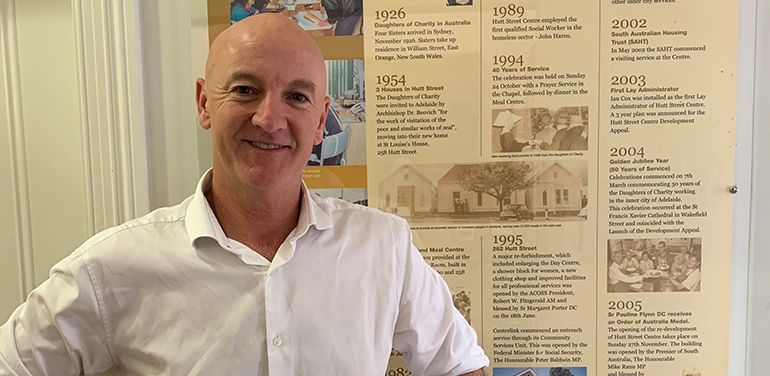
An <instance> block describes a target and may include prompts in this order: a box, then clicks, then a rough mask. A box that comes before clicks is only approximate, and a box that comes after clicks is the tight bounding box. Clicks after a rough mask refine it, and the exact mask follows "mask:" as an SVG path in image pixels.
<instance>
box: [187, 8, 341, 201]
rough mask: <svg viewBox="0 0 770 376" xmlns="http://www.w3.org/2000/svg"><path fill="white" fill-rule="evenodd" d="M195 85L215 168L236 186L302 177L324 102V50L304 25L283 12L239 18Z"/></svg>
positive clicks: (319, 131)
mask: <svg viewBox="0 0 770 376" xmlns="http://www.w3.org/2000/svg"><path fill="white" fill-rule="evenodd" d="M196 86H197V87H196V100H197V103H198V118H199V121H200V124H201V126H202V127H203V128H204V129H208V130H211V135H212V139H213V149H214V174H215V176H218V177H219V178H221V179H224V180H223V181H224V182H226V184H230V186H232V187H234V188H235V187H237V186H239V187H238V188H256V189H258V190H266V189H271V188H278V189H280V188H281V187H284V188H289V187H290V186H291V184H297V185H299V184H300V180H301V176H302V168H303V167H304V166H305V164H306V163H307V160H308V158H309V157H310V152H311V150H312V147H313V145H315V144H318V143H319V142H321V140H322V138H323V128H324V122H325V121H326V111H327V109H328V107H329V98H328V97H327V96H326V94H325V93H326V69H325V66H324V62H323V56H322V54H321V51H320V49H319V48H318V46H317V45H316V44H315V42H314V41H313V39H312V38H310V36H308V35H307V33H306V32H304V31H303V30H302V29H301V28H300V27H299V26H297V24H296V23H294V22H292V21H291V20H289V19H288V18H287V17H285V16H279V15H269V14H266V15H259V16H255V17H249V18H247V19H244V20H243V21H240V22H238V23H236V24H235V25H233V26H231V27H230V28H228V29H227V30H225V31H224V32H222V33H221V34H220V35H219V36H218V37H217V38H216V39H215V40H214V42H213V43H212V45H211V49H210V50H209V56H208V60H207V62H206V79H205V80H204V79H201V78H199V79H198V81H197V83H196ZM244 186H245V187H244Z"/></svg>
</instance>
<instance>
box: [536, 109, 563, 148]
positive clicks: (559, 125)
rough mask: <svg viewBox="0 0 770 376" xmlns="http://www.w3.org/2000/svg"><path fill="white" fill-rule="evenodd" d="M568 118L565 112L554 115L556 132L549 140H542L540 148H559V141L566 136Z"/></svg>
mask: <svg viewBox="0 0 770 376" xmlns="http://www.w3.org/2000/svg"><path fill="white" fill-rule="evenodd" d="M568 123H569V118H568V117H567V115H566V114H560V115H558V116H557V117H556V133H554V135H553V138H551V142H549V143H546V142H543V143H541V144H540V148H541V149H543V150H560V148H561V141H562V140H563V139H564V137H565V136H567V128H568V127H569V124H568Z"/></svg>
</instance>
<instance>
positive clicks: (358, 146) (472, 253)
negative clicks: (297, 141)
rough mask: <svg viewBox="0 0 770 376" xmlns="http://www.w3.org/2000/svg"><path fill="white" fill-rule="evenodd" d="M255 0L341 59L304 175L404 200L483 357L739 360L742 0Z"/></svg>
mask: <svg viewBox="0 0 770 376" xmlns="http://www.w3.org/2000/svg"><path fill="white" fill-rule="evenodd" d="M244 3H245V4H246V5H247V7H248V6H253V7H254V8H255V10H256V11H262V12H275V13H281V14H285V15H286V16H287V17H289V18H292V19H294V20H296V21H297V23H298V24H299V25H300V26H301V27H303V28H304V29H305V30H307V31H308V32H309V33H310V34H311V35H313V36H314V37H315V38H316V41H317V42H318V44H319V46H321V49H322V51H323V53H324V57H325V59H327V61H326V66H327V76H328V85H327V93H328V95H329V96H330V97H331V98H332V106H331V110H330V114H329V120H328V121H327V124H326V132H325V137H324V141H323V143H322V144H321V145H319V146H318V147H316V149H314V152H313V156H312V157H311V160H310V161H309V163H308V167H306V170H305V176H304V179H305V181H306V183H307V184H308V186H309V187H310V188H311V189H313V190H314V191H315V192H316V193H318V194H321V195H324V196H333V197H338V198H341V199H344V200H348V201H351V202H356V203H359V204H363V205H369V206H371V207H375V208H378V209H380V210H383V211H386V212H389V213H393V214H396V215H399V216H402V217H404V218H406V219H407V220H408V221H409V223H410V225H411V227H412V230H413V235H414V243H415V246H416V247H417V248H418V249H419V250H420V252H421V253H422V255H423V257H424V259H425V260H426V262H428V263H429V264H430V265H431V266H432V267H433V268H434V269H435V270H436V271H437V272H438V273H440V274H441V275H442V276H443V277H444V279H445V280H446V282H447V284H448V285H449V287H450V290H451V292H452V294H453V298H454V301H455V306H456V307H457V308H458V310H459V311H460V312H461V313H462V314H463V316H464V317H465V318H466V319H467V320H468V322H469V323H470V324H471V325H472V326H473V327H474V329H475V330H476V332H477V333H478V335H479V343H480V345H481V346H482V347H483V348H484V349H485V352H486V354H487V355H488V356H489V358H490V360H491V365H490V368H489V369H488V370H487V373H488V374H492V375H538V376H544V375H549V376H551V375H558V376H561V375H575V376H578V375H608V376H631V375H634V376H642V375H667V374H673V375H679V374H682V375H692V376H694V375H700V374H701V373H703V374H706V373H709V374H726V373H727V360H728V327H729V291H730V275H729V271H730V253H731V252H730V250H731V218H732V196H731V194H730V187H731V185H732V181H733V161H734V150H733V144H734V136H733V133H734V132H733V130H734V128H735V122H734V114H735V73H736V61H737V38H738V36H737V30H738V2H737V1H735V2H732V1H728V2H717V1H714V0H700V1H697V2H696V1H693V0H605V1H594V2H587V1H580V2H575V1H568V0H552V1H543V0H538V1H535V0H524V1H502V0H484V1H480V0H475V1H474V0H433V1H426V0H419V1H416V0H412V1H403V0H388V1H385V0H367V1H365V2H363V3H362V2H361V1H358V2H357V1H327V0H294V1H292V0H281V1H276V0H273V1H272V2H265V3H264V4H253V3H254V2H253V1H252V0H249V1H247V2H244ZM341 4H346V5H347V7H345V6H342V5H341ZM237 6H241V5H240V4H236V3H231V2H230V1H225V0H209V18H210V24H209V26H210V36H211V38H212V39H213V38H214V37H215V36H216V34H217V33H218V32H219V31H221V30H223V29H224V28H225V27H226V26H227V25H229V23H230V22H231V21H232V22H237V18H238V15H237V14H236V13H238V10H237V9H236V10H235V11H234V10H233V9H234V8H235V7H237ZM243 9H246V8H243ZM340 9H345V10H344V11H342V10H340ZM228 12H229V14H228ZM254 13H257V12H254ZM366 84H368V85H366ZM705 371H708V372H705ZM408 374H410V372H409V371H408V370H406V369H405V368H404V366H403V359H402V354H400V353H398V352H397V351H394V352H393V353H392V359H391V362H390V366H389V369H388V371H387V375H408Z"/></svg>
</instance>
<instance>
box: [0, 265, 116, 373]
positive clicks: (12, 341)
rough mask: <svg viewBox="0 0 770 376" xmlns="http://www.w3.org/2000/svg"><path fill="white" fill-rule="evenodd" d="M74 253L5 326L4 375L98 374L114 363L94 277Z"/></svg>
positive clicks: (0, 337)
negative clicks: (92, 278) (93, 281)
mask: <svg viewBox="0 0 770 376" xmlns="http://www.w3.org/2000/svg"><path fill="white" fill-rule="evenodd" d="M83 258H84V257H83V254H82V252H81V253H75V254H73V255H71V256H69V257H67V258H66V259H64V260H63V261H61V262H60V263H59V264H57V265H56V266H54V268H53V269H52V270H51V276H50V278H49V279H48V280H46V281H45V282H43V283H42V284H41V285H40V286H39V287H38V288H36V289H35V290H34V291H32V293H30V295H29V297H28V298H27V301H26V302H25V303H23V304H22V305H21V306H20V307H19V308H17V309H16V311H14V312H13V314H12V315H11V317H10V318H9V319H8V321H7V322H6V323H5V324H4V325H2V326H0V375H54V374H55V375H83V374H85V375H93V374H97V373H101V372H103V371H104V370H106V369H108V368H110V367H111V366H112V364H113V361H112V357H111V355H110V354H111V353H110V351H109V348H108V345H107V338H106V333H105V330H104V327H105V324H104V321H103V320H102V315H101V311H100V309H99V304H98V302H97V300H98V298H97V294H96V290H95V289H94V286H93V284H92V282H91V276H90V275H89V273H88V270H87V268H86V266H85V263H84V261H83Z"/></svg>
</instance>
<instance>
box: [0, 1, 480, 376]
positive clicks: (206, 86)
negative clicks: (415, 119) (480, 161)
mask: <svg viewBox="0 0 770 376" xmlns="http://www.w3.org/2000/svg"><path fill="white" fill-rule="evenodd" d="M325 88H326V82H325V69H324V63H323V58H322V56H321V52H320V50H319V49H318V47H317V46H316V45H315V43H314V42H313V40H312V39H311V38H310V37H309V36H308V35H307V34H306V33H304V32H303V31H302V30H301V29H299V27H298V26H297V25H296V24H294V23H292V22H291V21H290V20H288V19H287V18H286V17H283V16H279V15H260V16H257V17H249V18H247V19H245V20H243V21H240V22H238V23H237V24H235V25H234V26H232V27H231V28H229V29H228V30H226V31H225V32H223V33H222V34H221V35H220V36H219V37H217V39H216V40H215V41H214V43H213V44H212V46H211V50H210V53H209V58H208V61H207V65H206V79H205V80H204V79H199V80H198V82H197V90H196V91H197V92H196V98H197V103H198V114H199V119H200V123H201V126H202V127H203V128H205V129H209V130H211V132H212V139H213V150H214V158H213V161H214V167H213V169H212V170H211V171H209V172H208V173H207V174H206V175H205V176H204V177H203V178H202V179H201V182H200V184H199V186H198V188H197V189H196V192H195V194H194V195H193V196H191V197H190V198H188V199H187V200H185V201H184V202H183V203H182V204H180V205H178V206H175V207H172V208H163V209H159V210H157V211H155V212H153V213H151V214H149V215H147V216H145V217H143V218H140V219H137V220H134V221H130V222H128V223H125V224H123V225H121V226H118V227H116V228H113V229H109V230H107V231H104V232H102V233H100V234H98V235H96V236H94V237H93V238H91V239H90V240H88V241H87V242H86V243H85V244H83V245H82V246H81V247H80V248H78V249H77V250H76V251H75V252H74V253H73V254H72V255H70V256H69V257H67V258H66V259H64V260H63V261H61V262H60V263H59V264H57V265H56V266H54V268H53V269H52V271H51V277H50V278H49V279H48V280H47V281H45V282H44V283H43V284H42V285H41V286H40V287H39V288H38V289H36V290H35V291H33V292H32V293H31V294H30V296H29V298H28V300H27V302H26V303H24V304H23V305H22V306H21V307H19V308H18V309H17V310H16V311H15V312H14V313H13V315H12V316H11V318H10V319H9V321H8V322H7V323H6V324H5V325H3V326H2V327H0V375H8V374H10V375H30V374H31V375H52V374H56V375H83V374H85V375H100V374H103V375H160V374H164V375H247V374H248V375H268V374H270V375H310V374H313V375H382V374H384V373H385V368H386V364H387V362H388V356H389V354H390V351H391V347H393V348H396V349H397V350H400V351H402V352H403V353H404V361H405V364H406V365H407V367H410V368H411V369H412V371H413V372H415V373H417V374H421V375H442V374H445V375H457V374H472V375H481V374H482V373H481V370H480V369H481V367H484V366H486V365H487V364H488V359H487V358H486V356H484V354H483V351H482V350H481V348H480V347H478V346H477V345H476V336H475V333H474V332H473V330H472V329H471V328H470V326H469V325H468V324H467V323H466V321H465V320H464V319H463V318H462V316H461V315H460V313H459V312H457V310H456V309H454V308H453V306H452V298H451V294H450V292H449V289H448V288H447V286H446V285H445V284H444V283H443V281H442V280H441V278H440V277H439V275H438V274H437V273H435V272H434V271H433V270H431V269H430V268H429V267H428V266H427V264H425V262H424V261H423V260H422V258H421V257H420V255H419V252H418V251H417V250H416V249H415V248H414V246H412V245H411V235H410V231H409V229H408V226H407V225H406V222H405V221H404V220H402V219H399V218H398V217H395V216H392V215H388V214H383V213H381V212H378V211H375V210H372V209H369V208H365V207H360V206H358V205H353V204H348V203H345V202H343V201H340V200H334V199H324V198H320V197H317V196H315V195H312V194H310V193H308V191H307V189H306V188H305V187H304V186H303V185H302V182H301V176H302V168H303V166H304V165H305V162H306V161H307V159H308V157H309V156H310V150H311V148H312V146H313V144H316V143H318V142H320V141H321V137H322V134H323V127H324V121H325V117H326V113H327V112H326V111H327V108H328V106H329V98H328V97H326V96H325V95H324V93H325Z"/></svg>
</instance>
